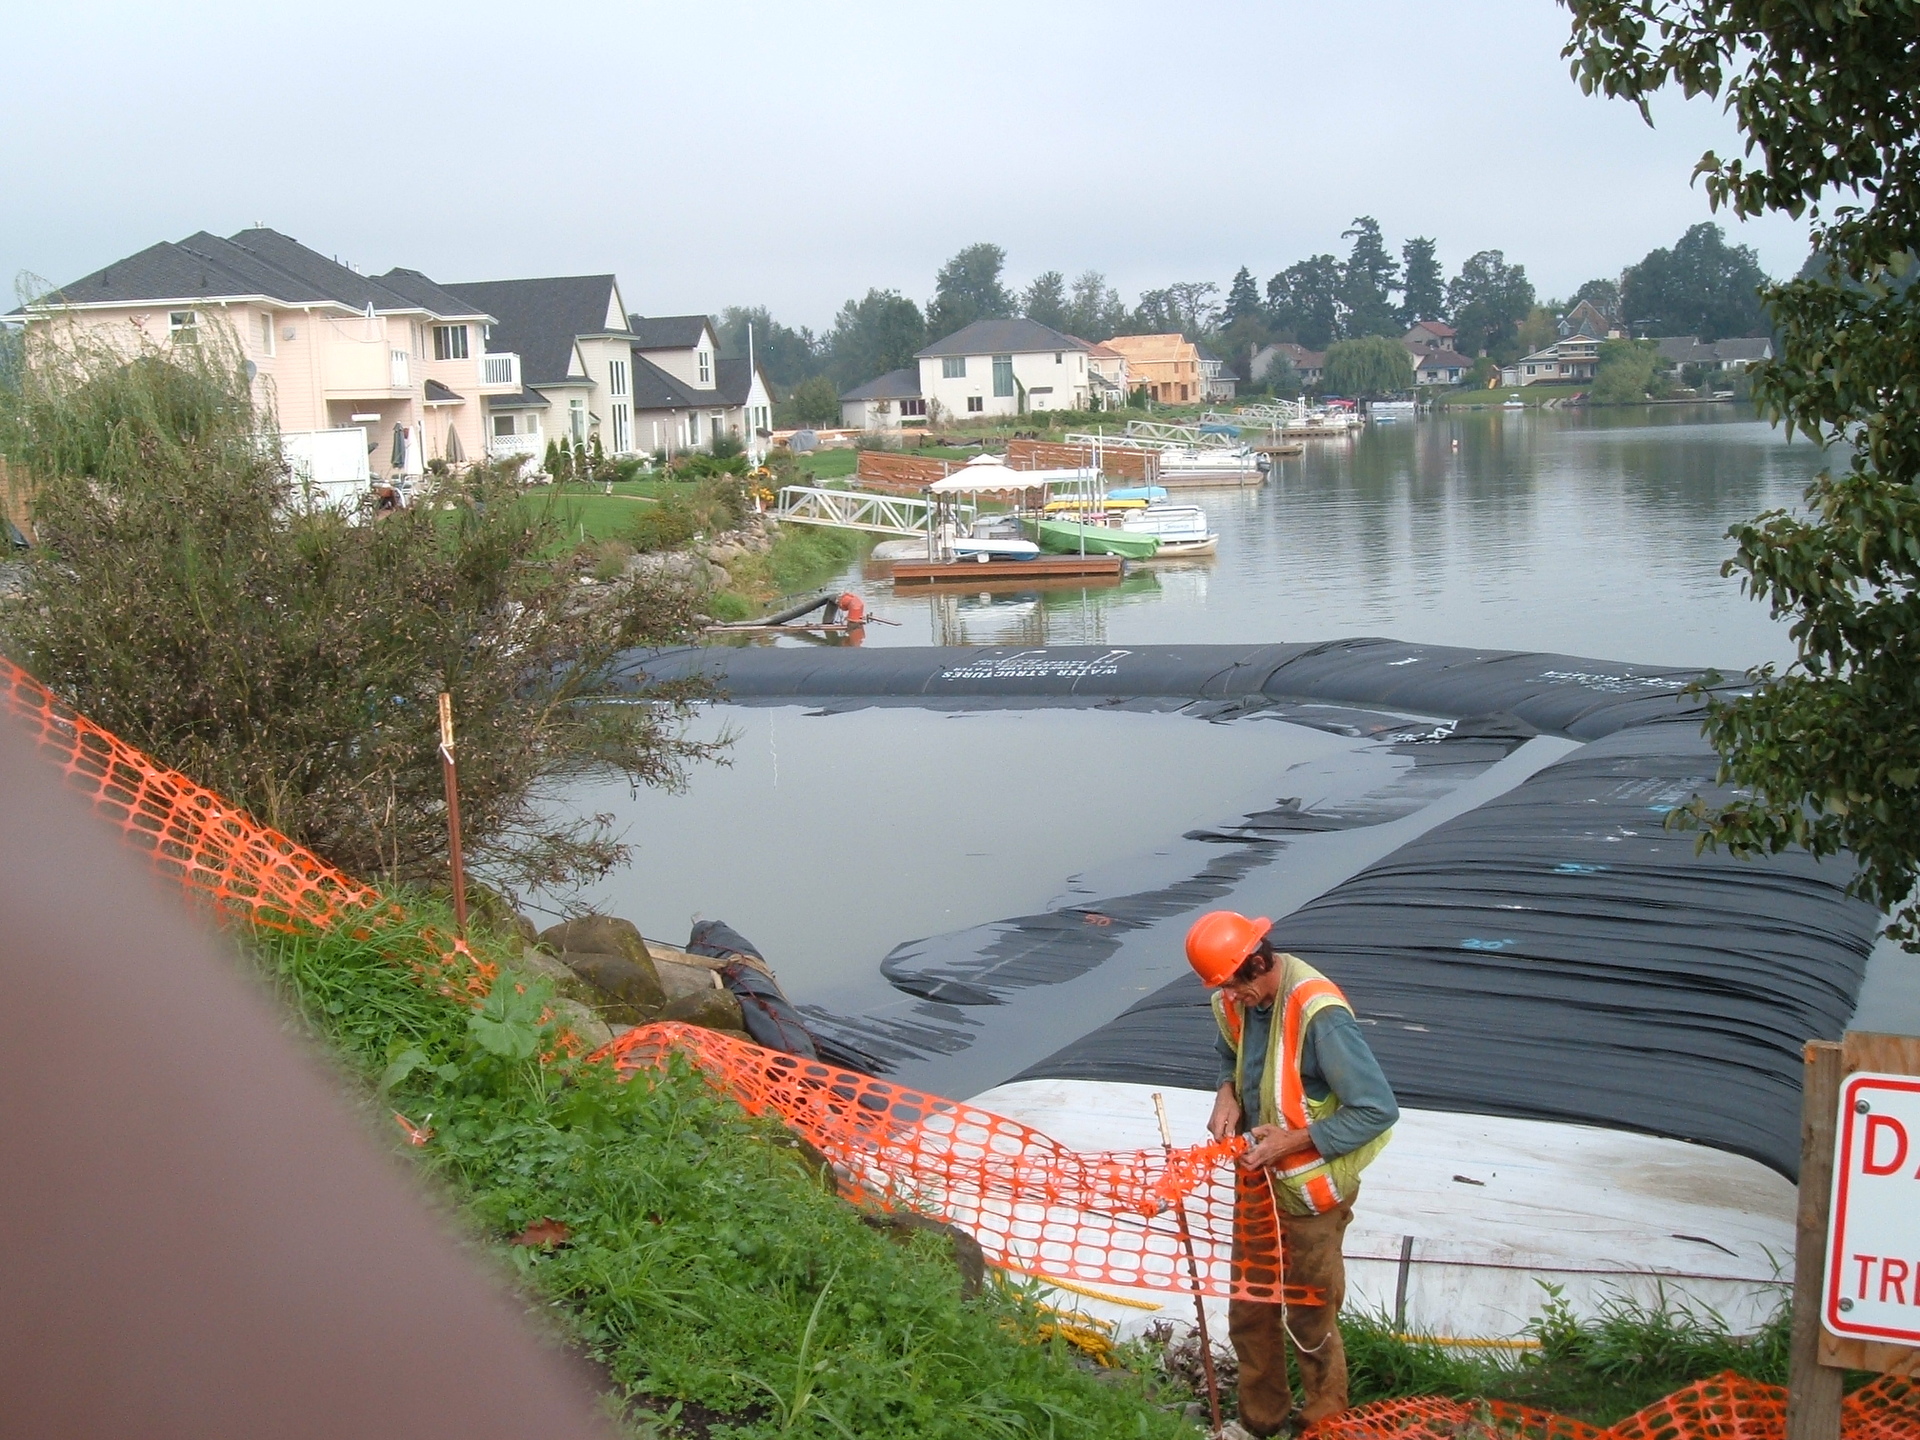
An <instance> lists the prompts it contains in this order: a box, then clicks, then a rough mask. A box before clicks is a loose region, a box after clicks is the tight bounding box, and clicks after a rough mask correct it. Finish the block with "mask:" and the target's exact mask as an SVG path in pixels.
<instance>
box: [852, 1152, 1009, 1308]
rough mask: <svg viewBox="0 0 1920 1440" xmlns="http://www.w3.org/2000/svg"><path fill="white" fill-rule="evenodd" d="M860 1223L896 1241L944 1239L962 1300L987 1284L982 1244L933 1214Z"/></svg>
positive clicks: (898, 1214) (907, 1213)
mask: <svg viewBox="0 0 1920 1440" xmlns="http://www.w3.org/2000/svg"><path fill="white" fill-rule="evenodd" d="M821 1158H822V1159H825V1158H826V1157H824V1156H822V1157H821ZM860 1223H861V1224H863V1225H866V1226H868V1227H869V1228H871V1229H874V1230H878V1231H879V1232H880V1233H881V1234H883V1235H885V1236H887V1237H888V1238H889V1239H891V1240H895V1241H905V1240H910V1239H912V1238H913V1236H915V1235H916V1234H921V1233H925V1234H930V1235H939V1236H942V1237H944V1238H945V1240H946V1241H947V1243H948V1244H949V1245H950V1246H951V1247H952V1249H953V1265H954V1268H955V1269H956V1270H958V1271H959V1272H960V1298H961V1299H963V1300H971V1299H972V1298H973V1297H974V1296H976V1295H978V1294H979V1293H980V1288H981V1286H982V1285H984V1284H985V1283H986V1278H987V1257H986V1256H985V1255H984V1254H982V1253H981V1250H980V1242H979V1241H978V1240H976V1239H974V1238H973V1236H971V1235H969V1234H967V1232H966V1231H964V1230H962V1229H960V1228H959V1227H958V1226H954V1225H949V1224H947V1223H946V1222H945V1221H944V1220H936V1219H934V1218H933V1217H932V1216H931V1215H918V1214H915V1213H914V1212H913V1211H911V1210H890V1211H888V1212H886V1213H885V1214H880V1215H862V1216H861V1217H860Z"/></svg>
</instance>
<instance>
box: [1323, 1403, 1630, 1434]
mask: <svg viewBox="0 0 1920 1440" xmlns="http://www.w3.org/2000/svg"><path fill="white" fill-rule="evenodd" d="M1307 1433H1308V1434H1309V1435H1310V1436H1311V1437H1312V1440H1495V1437H1501V1436H1511V1437H1513V1440H1608V1437H1609V1435H1610V1434H1611V1432H1610V1431H1606V1430H1602V1429H1599V1428H1598V1427H1596V1426H1593V1425H1588V1424H1586V1423H1585V1422H1584V1421H1580V1420H1569V1419H1568V1418H1567V1417H1566V1416H1564V1415H1551V1414H1548V1413H1547V1412H1546V1411H1544V1410H1533V1409H1529V1408H1528V1407H1527V1406H1525V1405H1510V1404H1507V1403H1506V1402H1504V1401H1498V1400H1496V1401H1491V1402H1489V1401H1476V1400H1448V1399H1445V1398H1442V1397H1439V1396H1429V1397H1423V1398H1420V1399H1413V1400H1377V1401H1375V1402H1374V1403H1373V1404H1371V1405H1361V1406H1359V1407H1357V1408H1355V1409H1352V1410H1348V1411H1345V1412H1343V1413H1342V1414H1339V1415H1335V1416H1333V1417H1331V1418H1330V1419H1326V1420H1322V1421H1321V1422H1320V1423H1319V1424H1318V1425H1316V1426H1314V1427H1313V1429H1312V1430H1310V1431H1308V1432H1307Z"/></svg>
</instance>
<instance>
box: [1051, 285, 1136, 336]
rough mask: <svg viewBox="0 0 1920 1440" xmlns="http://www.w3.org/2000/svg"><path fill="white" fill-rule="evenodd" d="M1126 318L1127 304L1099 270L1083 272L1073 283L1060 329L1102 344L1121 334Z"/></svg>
mask: <svg viewBox="0 0 1920 1440" xmlns="http://www.w3.org/2000/svg"><path fill="white" fill-rule="evenodd" d="M1126 318H1127V306H1126V302H1125V301H1123V300H1122V299H1121V298H1120V292H1119V291H1118V290H1115V289H1114V288H1113V287H1112V286H1111V285H1109V284H1108V283H1107V277H1106V276H1104V275H1102V274H1101V273H1100V272H1099V271H1098V270H1084V271H1082V272H1081V273H1080V277H1079V278H1078V279H1077V280H1075V281H1074V282H1073V293H1072V295H1071V296H1070V297H1069V299H1068V301H1067V313H1066V323H1065V324H1064V325H1062V326H1061V327H1060V328H1061V329H1063V330H1065V331H1066V332H1067V333H1068V334H1069V335H1078V336H1079V337H1080V338H1081V339H1082V340H1105V339H1108V338H1109V337H1111V336H1114V335H1117V334H1119V333H1120V327H1121V326H1122V325H1123V324H1125V323H1126Z"/></svg>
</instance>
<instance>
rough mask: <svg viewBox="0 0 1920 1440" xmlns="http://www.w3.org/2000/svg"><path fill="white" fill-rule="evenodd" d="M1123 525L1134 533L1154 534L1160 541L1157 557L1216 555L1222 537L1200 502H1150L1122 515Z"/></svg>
mask: <svg viewBox="0 0 1920 1440" xmlns="http://www.w3.org/2000/svg"><path fill="white" fill-rule="evenodd" d="M1120 528H1121V529H1122V530H1125V531H1127V532H1128V533H1129V534H1133V535H1151V536H1153V538H1154V539H1156V540H1158V541H1159V542H1160V548H1159V550H1157V551H1156V552H1154V556H1153V558H1154V559H1156V560H1175V559H1179V558H1181V557H1187V556H1200V555H1212V554H1214V553H1215V552H1216V551H1218V550H1219V548H1220V537H1219V535H1218V534H1216V533H1215V532H1214V531H1212V530H1209V529H1208V528H1207V512H1206V511H1204V510H1202V509H1201V508H1200V507H1199V506H1198V505H1149V506H1148V507H1147V508H1146V509H1145V510H1141V511H1138V512H1136V513H1134V514H1131V515H1126V516H1123V517H1122V518H1121V521H1120Z"/></svg>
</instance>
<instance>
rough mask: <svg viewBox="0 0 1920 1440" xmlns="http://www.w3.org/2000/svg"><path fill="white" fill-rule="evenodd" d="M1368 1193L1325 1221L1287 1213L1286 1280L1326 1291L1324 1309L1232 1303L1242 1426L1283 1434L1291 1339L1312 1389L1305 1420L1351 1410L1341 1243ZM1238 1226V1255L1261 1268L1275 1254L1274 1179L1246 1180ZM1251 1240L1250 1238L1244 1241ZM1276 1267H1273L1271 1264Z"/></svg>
mask: <svg viewBox="0 0 1920 1440" xmlns="http://www.w3.org/2000/svg"><path fill="white" fill-rule="evenodd" d="M1359 1190H1360V1187H1359V1186H1358V1185H1356V1186H1354V1194H1353V1195H1350V1196H1348V1197H1347V1203H1346V1204H1344V1205H1342V1206H1341V1207H1340V1208H1339V1209H1338V1210H1330V1211H1328V1212H1327V1213H1326V1214H1324V1215H1288V1214H1285V1213H1282V1214H1281V1215H1280V1217H1279V1218H1280V1236H1281V1242H1282V1245H1283V1254H1284V1255H1285V1258H1286V1265H1285V1270H1284V1275H1285V1281H1286V1283H1287V1284H1289V1285H1310V1286H1312V1287H1314V1288H1315V1289H1317V1290H1322V1291H1324V1292H1326V1303H1325V1304H1324V1305H1287V1306H1281V1305H1277V1304H1267V1303H1265V1302H1262V1301H1258V1300H1230V1301H1228V1302H1227V1333H1228V1335H1229V1336H1230V1337H1231V1338H1232V1340H1233V1353H1234V1355H1235V1356H1236V1357H1237V1358H1238V1359H1239V1361H1240V1423H1241V1424H1242V1425H1244V1426H1245V1427H1246V1428H1247V1429H1248V1430H1250V1431H1251V1432H1252V1433H1253V1434H1255V1435H1277V1434H1279V1433H1280V1431H1281V1430H1282V1429H1284V1428H1285V1426H1286V1422H1287V1416H1288V1415H1289V1414H1290V1413H1291V1411H1292V1409H1293V1391H1292V1389H1291V1388H1290V1387H1289V1386H1288V1384H1287V1336H1288V1332H1289V1331H1291V1332H1292V1337H1293V1351H1294V1359H1295V1361H1296V1363H1297V1364H1298V1365H1299V1366H1300V1384H1301V1388H1302V1389H1304V1390H1305V1391H1306V1399H1305V1401H1304V1403H1303V1405H1302V1407H1301V1415H1300V1418H1301V1422H1302V1423H1303V1424H1307V1425H1310V1424H1312V1423H1313V1422H1315V1421H1316V1420H1324V1419H1326V1418H1327V1416H1329V1415H1338V1414H1339V1413H1340V1412H1341V1411H1342V1410H1344V1409H1346V1408H1347V1351H1346V1346H1345V1345H1343V1344H1342V1343H1341V1340H1340V1322H1339V1317H1340V1305H1341V1302H1342V1301H1343V1300H1344V1299H1345V1298H1346V1294H1347V1266H1346V1261H1345V1259H1344V1258H1343V1257H1342V1255H1341V1249H1340V1246H1341V1240H1342V1238H1343V1237H1344V1236H1345V1235H1346V1233H1347V1226H1348V1225H1350V1224H1351V1223H1352V1222H1353V1202H1354V1199H1355V1198H1356V1197H1357V1196H1358V1194H1359ZM1239 1191H1240V1193H1239V1201H1238V1214H1237V1217H1236V1221H1237V1223H1236V1225H1235V1238H1234V1247H1233V1248H1234V1256H1235V1258H1236V1259H1240V1260H1243V1261H1246V1262H1250V1263H1249V1269H1250V1270H1252V1269H1255V1268H1256V1267H1258V1268H1260V1269H1264V1268H1265V1267H1261V1266H1259V1261H1260V1258H1261V1252H1263V1251H1264V1252H1267V1253H1268V1254H1269V1255H1270V1254H1271V1246H1272V1239H1271V1235H1272V1230H1273V1222H1272V1219H1271V1218H1270V1217H1271V1215H1272V1213H1273V1212H1272V1207H1271V1204H1270V1202H1269V1201H1268V1200H1267V1193H1266V1181H1265V1180H1264V1178H1262V1177H1260V1176H1258V1175H1256V1176H1252V1177H1246V1176H1244V1175H1243V1176H1242V1180H1241V1184H1240V1187H1239ZM1243 1237H1247V1239H1246V1240H1245V1241H1243ZM1269 1263H1270V1262H1269Z"/></svg>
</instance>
